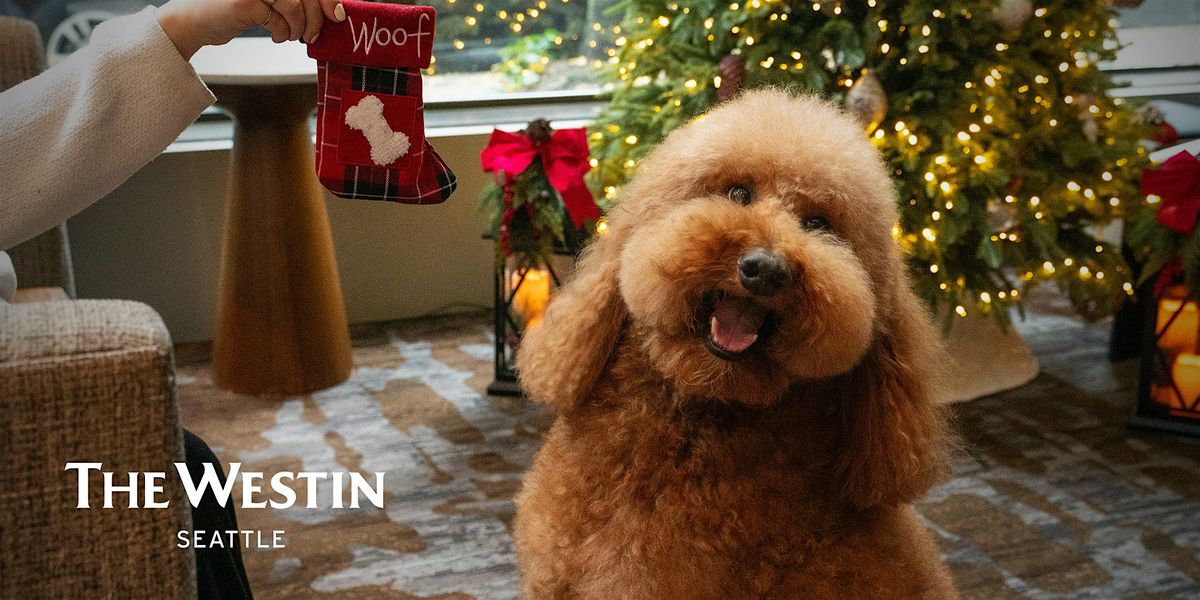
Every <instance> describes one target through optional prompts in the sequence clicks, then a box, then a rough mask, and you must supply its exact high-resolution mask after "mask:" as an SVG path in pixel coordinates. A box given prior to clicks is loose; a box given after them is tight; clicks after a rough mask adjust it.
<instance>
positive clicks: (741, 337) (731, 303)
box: [709, 298, 766, 352]
mask: <svg viewBox="0 0 1200 600" xmlns="http://www.w3.org/2000/svg"><path fill="white" fill-rule="evenodd" d="M765 318H766V314H765V313H764V312H763V309H762V308H759V306H758V305H757V304H755V303H754V302H753V301H751V300H750V299H749V298H723V299H721V300H720V301H719V302H717V306H716V308H715V309H714V310H713V315H712V321H711V322H710V324H709V325H710V327H709V329H710V330H711V334H712V341H713V342H714V343H716V344H717V345H718V346H720V347H722V348H724V349H726V350H728V351H730V352H742V351H743V350H745V349H746V348H749V347H750V346H751V345H752V344H754V341H755V340H757V339H758V330H759V329H761V328H762V324H763V319H765Z"/></svg>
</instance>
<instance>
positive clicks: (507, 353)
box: [487, 245, 577, 396]
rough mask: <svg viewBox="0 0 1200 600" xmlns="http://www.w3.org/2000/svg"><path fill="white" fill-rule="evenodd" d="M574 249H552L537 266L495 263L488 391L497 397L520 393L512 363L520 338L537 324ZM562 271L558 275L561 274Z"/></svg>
mask: <svg viewBox="0 0 1200 600" xmlns="http://www.w3.org/2000/svg"><path fill="white" fill-rule="evenodd" d="M576 254H577V250H572V249H569V248H567V247H566V246H561V247H560V246H557V245H556V247H555V248H554V253H553V255H552V256H549V257H547V259H546V260H545V261H543V263H542V264H541V265H538V266H519V265H518V264H517V261H516V259H515V258H513V257H509V258H508V259H505V260H504V261H503V262H502V263H501V264H498V265H497V267H496V272H495V291H494V294H493V297H492V321H493V324H494V326H495V336H496V352H495V354H496V356H495V376H494V379H493V381H492V383H491V384H490V385H488V388H487V391H488V393H489V394H492V395H497V396H519V395H520V394H521V386H520V384H519V383H518V380H517V369H516V365H515V360H516V354H517V348H518V347H519V346H520V344H521V337H522V336H523V335H524V334H525V332H526V331H527V330H528V329H529V328H530V327H537V326H538V324H539V323H540V322H541V319H542V314H543V313H544V312H545V310H546V305H547V303H548V302H549V301H550V296H551V295H552V294H553V293H554V290H556V289H558V287H559V286H560V285H561V283H562V277H563V276H566V275H567V271H569V270H570V268H571V267H572V266H574V260H575V256H576ZM560 274H561V275H560Z"/></svg>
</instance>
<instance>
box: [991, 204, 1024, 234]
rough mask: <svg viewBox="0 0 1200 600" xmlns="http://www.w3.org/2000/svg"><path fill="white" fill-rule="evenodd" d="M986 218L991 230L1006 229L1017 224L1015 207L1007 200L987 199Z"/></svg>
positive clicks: (1000, 230)
mask: <svg viewBox="0 0 1200 600" xmlns="http://www.w3.org/2000/svg"><path fill="white" fill-rule="evenodd" d="M987 218H988V227H991V229H992V231H994V232H996V233H1000V232H1003V231H1008V230H1010V229H1012V228H1013V227H1016V226H1017V209H1016V208H1014V207H1013V205H1011V204H1009V203H1007V202H1003V201H1000V200H995V199H992V200H988V203H987Z"/></svg>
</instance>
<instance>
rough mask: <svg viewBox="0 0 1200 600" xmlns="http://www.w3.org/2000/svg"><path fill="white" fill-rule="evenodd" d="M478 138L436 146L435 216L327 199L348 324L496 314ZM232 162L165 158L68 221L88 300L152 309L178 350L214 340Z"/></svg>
mask: <svg viewBox="0 0 1200 600" xmlns="http://www.w3.org/2000/svg"><path fill="white" fill-rule="evenodd" d="M486 140H487V137H486V136H483V135H472V136H461V137H452V138H439V139H432V140H431V141H432V142H433V143H434V144H436V146H437V148H438V151H439V152H440V153H441V155H442V157H443V158H445V160H446V162H447V163H449V165H450V167H451V168H452V169H453V170H454V172H455V173H456V174H457V175H458V181H459V188H458V191H457V192H456V193H455V194H454V196H452V197H451V198H450V200H448V201H447V202H446V203H444V204H441V205H438V206H403V205H398V204H391V203H381V202H366V201H355V200H342V199H338V198H334V197H332V196H330V197H329V198H328V199H327V202H326V204H327V206H328V209H329V217H330V223H331V226H332V228H333V240H334V246H335V250H336V253H337V259H338V269H339V271H340V273H341V279H342V293H343V295H344V297H345V299H346V311H347V313H348V317H349V319H350V322H351V323H360V322H367V321H378V320H387V319H396V318H403V317H412V316H418V315H421V314H424V313H427V312H429V311H431V310H434V309H437V308H440V307H444V306H446V305H449V304H452V303H471V304H478V305H489V304H490V303H491V293H492V279H491V265H492V249H491V245H490V243H489V242H486V241H484V240H482V239H480V234H481V232H482V231H483V227H484V218H483V217H482V216H481V215H480V214H479V213H478V212H477V211H476V205H477V199H478V197H479V191H480V188H481V187H482V186H483V184H484V183H485V182H486V181H487V180H486V176H485V175H484V174H483V173H481V172H480V170H479V151H480V150H481V149H482V148H483V146H484V143H485V142H486ZM228 160H229V153H228V152H227V151H211V152H191V153H178V154H164V155H162V156H160V157H158V158H157V159H155V160H154V162H152V163H150V164H149V165H148V166H146V168H144V169H142V170H141V171H140V172H139V173H138V174H137V175H135V176H134V177H133V178H132V179H130V180H129V181H127V182H126V183H125V184H124V185H123V186H121V187H120V188H119V189H118V190H117V191H116V192H114V193H113V194H112V195H110V196H109V197H107V198H105V199H103V200H101V201H99V202H97V203H96V204H95V205H93V206H92V207H90V208H88V209H87V210H85V211H84V212H82V213H80V214H79V215H77V216H75V217H74V218H72V219H71V220H70V221H69V227H70V236H71V246H72V252H71V253H72V255H73V257H74V260H75V275H76V284H77V288H78V293H79V296H80V297H81V298H129V299H133V300H139V301H141V302H145V303H147V304H149V305H150V306H153V307H154V308H155V310H157V311H158V312H159V314H161V315H162V317H163V320H165V321H166V323H167V327H168V328H169V329H170V331H171V335H172V337H173V338H174V340H175V341H176V342H190V341H199V340H207V339H210V338H211V337H212V331H213V318H214V316H215V312H216V291H217V287H216V286H217V274H218V270H219V265H220V247H221V225H222V221H223V211H224V204H225V202H224V197H225V176H226V171H227V164H228Z"/></svg>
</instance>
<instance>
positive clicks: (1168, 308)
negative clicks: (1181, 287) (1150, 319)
mask: <svg viewBox="0 0 1200 600" xmlns="http://www.w3.org/2000/svg"><path fill="white" fill-rule="evenodd" d="M1181 305H1182V307H1183V310H1180V306H1181ZM1177 312H1178V313H1179V315H1178V316H1175V313H1177ZM1173 316H1174V317H1175V320H1174V321H1172V320H1171V317H1173ZM1168 322H1169V323H1170V324H1171V326H1170V327H1167V323H1168ZM1163 328H1166V331H1163ZM1198 330H1200V310H1197V307H1196V303H1195V302H1187V303H1184V301H1183V300H1180V299H1176V298H1163V299H1162V300H1159V302H1158V318H1157V319H1156V321H1155V328H1154V331H1155V332H1156V333H1160V332H1161V333H1162V335H1161V337H1159V338H1158V347H1159V348H1161V349H1162V350H1164V351H1166V352H1170V353H1172V354H1180V353H1183V352H1195V351H1196V332H1197V331H1198Z"/></svg>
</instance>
